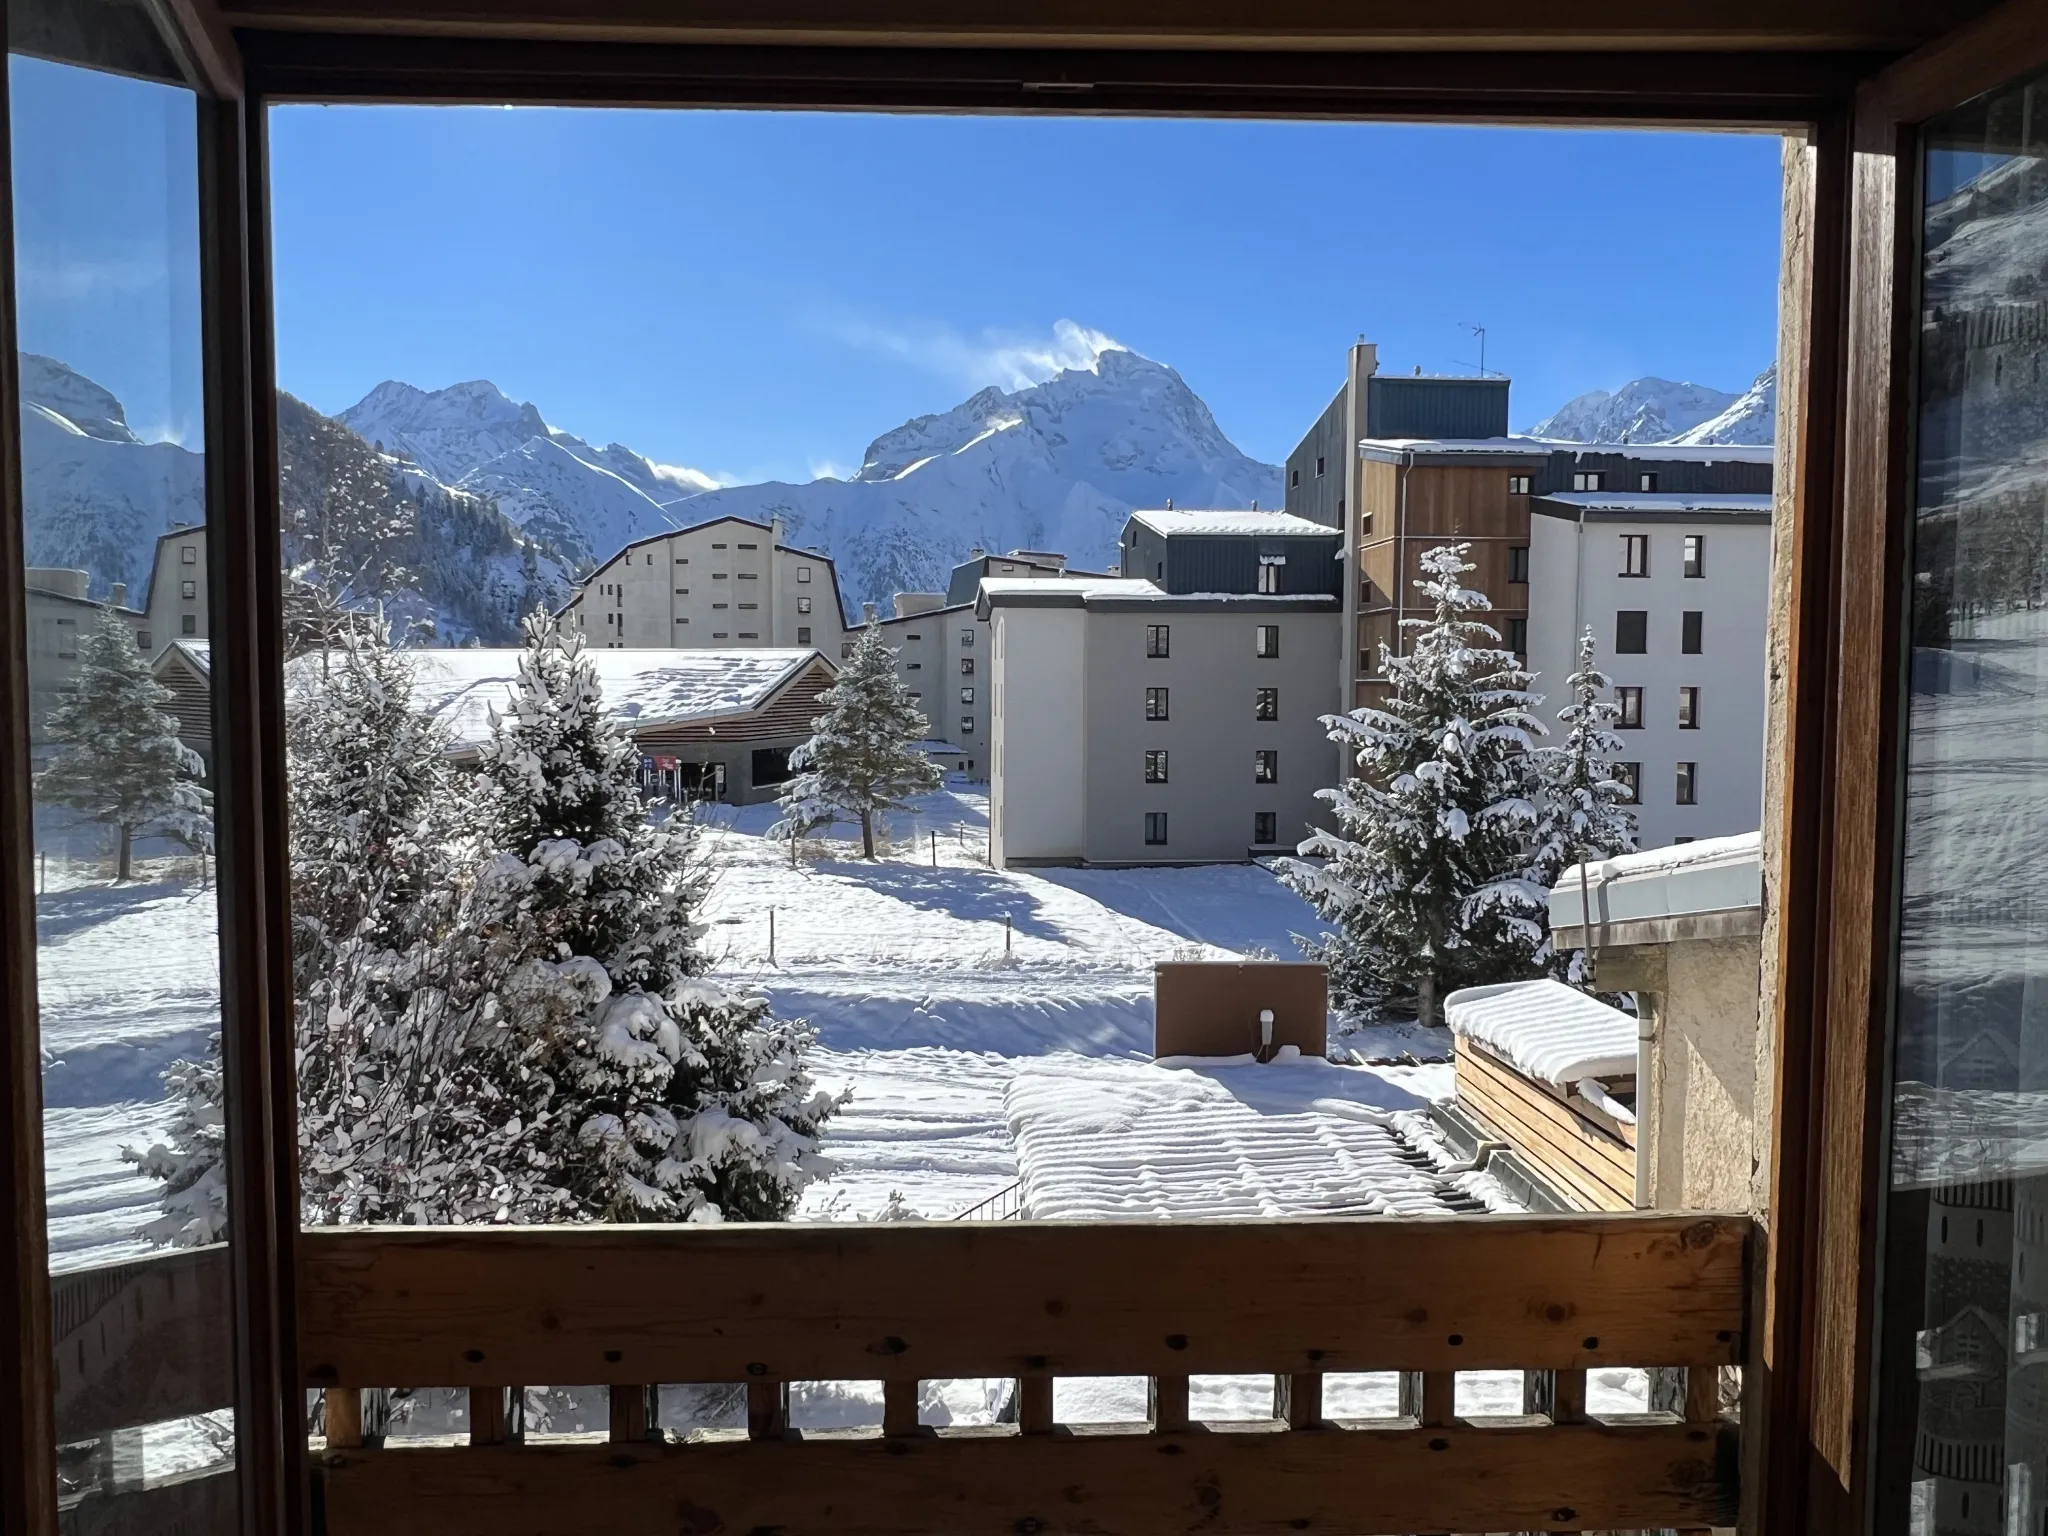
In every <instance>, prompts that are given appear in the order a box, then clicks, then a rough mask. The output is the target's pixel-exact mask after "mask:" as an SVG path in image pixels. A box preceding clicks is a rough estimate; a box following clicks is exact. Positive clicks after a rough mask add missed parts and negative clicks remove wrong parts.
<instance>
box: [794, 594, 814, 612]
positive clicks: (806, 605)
mask: <svg viewBox="0 0 2048 1536" xmlns="http://www.w3.org/2000/svg"><path fill="white" fill-rule="evenodd" d="M796 611H797V612H798V613H809V612H810V611H811V600H810V599H809V598H808V597H800V598H798V599H797V600H796Z"/></svg>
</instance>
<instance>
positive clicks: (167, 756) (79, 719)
mask: <svg viewBox="0 0 2048 1536" xmlns="http://www.w3.org/2000/svg"><path fill="white" fill-rule="evenodd" d="M170 700H171V690H170V689H168V688H166V687H164V686H163V684H161V683H159V682H158V681H157V680H156V679H155V678H154V677H152V676H150V672H149V662H148V660H147V658H145V657H144V656H143V655H142V653H141V651H140V650H139V649H137V647H136V644H135V631H134V630H133V629H131V628H129V627H128V624H127V622H126V621H125V620H124V619H122V618H121V617H120V616H119V615H118V614H116V613H115V612H114V610H113V609H111V608H103V609H101V610H100V615H99V618H98V620H97V622H95V623H94V625H93V627H92V628H91V629H89V630H87V631H86V633H85V635H84V636H83V637H82V638H81V639H80V640H79V642H78V678H77V681H76V682H75V683H74V684H73V686H72V688H71V691H70V692H68V693H66V694H65V695H64V696H63V697H62V698H61V699H59V700H58V701H57V703H56V704H55V705H53V706H52V707H51V709H50V713H49V716H48V718H47V720H46V721H45V724H44V730H45V732H46V733H47V735H48V736H49V738H50V740H51V741H53V742H55V743H56V744H57V746H58V749H59V750H58V751H57V753H56V755H55V756H54V757H53V758H52V759H51V760H50V762H49V765H48V766H47V767H45V768H44V769H43V771H42V772H41V773H39V774H37V775H36V795H37V797H38V798H39V799H41V800H42V801H44V802H45V803H48V804H53V805H61V806H65V807H68V808H69V809H70V810H72V811H73V812H75V813H76V814H77V816H78V818H79V820H81V821H86V822H93V823H97V824H99V825H101V826H105V827H111V828H112V829H113V830H114V833H115V835H116V837H117V838H118V840H119V843H118V847H119V852H118V856H117V859H116V863H115V873H114V878H115V881H116V882H117V883H118V882H120V881H123V880H126V879H128V878H129V876H130V875H131V874H132V873H133V870H134V858H135V840H136V838H137V837H140V836H142V835H144V834H147V833H155V834H158V835H161V836H166V837H171V838H175V839H176V840H178V841H179V842H182V843H184V844H185V845H186V846H188V847H192V848H201V849H204V848H210V847H212V846H213V819H212V816H211V814H210V811H209V808H208V807H209V802H210V799H211V797H210V796H209V795H208V793H207V791H206V790H205V789H204V788H203V787H202V786H201V785H200V784H199V782H198V780H199V778H200V776H201V775H202V774H203V773H204V772H205V765H204V764H203V763H201V762H200V760H199V754H198V753H196V752H194V751H193V750H192V749H191V748H190V747H188V746H186V745H185V744H184V743H183V742H182V741H180V740H179V739H178V722H177V721H176V720H175V719H174V718H172V717H171V716H170V715H168V714H166V713H165V712H164V705H166V704H168V703H169V702H170Z"/></svg>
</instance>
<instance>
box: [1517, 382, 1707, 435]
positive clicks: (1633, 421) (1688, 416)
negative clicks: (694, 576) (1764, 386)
mask: <svg viewBox="0 0 2048 1536" xmlns="http://www.w3.org/2000/svg"><path fill="white" fill-rule="evenodd" d="M1735 399H1736V397H1735V396H1734V395H1732V394H1730V393H1728V392H1727V391H1726V390H1721V389H1709V388H1707V387H1706V386H1705V385H1704V384H1674V383H1672V382H1671V381H1670V380H1669V379H1658V378H1643V379H1632V380H1630V381H1629V382H1628V383H1626V384H1624V385H1622V386H1621V388H1620V389H1617V390H1615V391H1614V392H1613V393H1611V394H1610V393H1609V392H1608V391H1606V390H1604V389H1594V390H1588V391H1587V392H1586V393H1585V394H1583V395H1580V396H1578V397H1577V398H1576V399H1574V400H1570V401H1567V402H1566V403H1565V404H1564V406H1563V407H1561V408H1560V409H1559V410H1557V411H1556V412H1554V413H1553V414H1551V415H1549V416H1546V417H1545V418H1544V419H1543V420H1541V421H1539V422H1537V423H1536V425H1535V426H1533V427H1531V428H1530V429H1529V431H1530V435H1531V436H1534V437H1555V438H1562V439H1563V440H1565V441H1566V442H1573V443H1668V442H1670V441H1671V440H1672V439H1674V438H1676V437H1677V436H1678V435H1679V434H1680V433H1682V432H1689V431H1691V430H1692V429H1693V428H1694V427H1697V426H1698V425H1699V424H1700V423H1701V422H1704V421H1709V420H1711V419H1713V418H1714V417H1716V416H1718V415H1720V414H1721V412H1723V411H1725V410H1726V409H1728V407H1729V406H1731V405H1733V404H1734V403H1735Z"/></svg>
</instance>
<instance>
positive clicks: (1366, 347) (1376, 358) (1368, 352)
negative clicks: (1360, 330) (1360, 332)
mask: <svg viewBox="0 0 2048 1536" xmlns="http://www.w3.org/2000/svg"><path fill="white" fill-rule="evenodd" d="M1351 371H1352V373H1353V374H1354V375H1355V376H1356V377H1358V378H1361V379H1369V378H1371V377H1372V376H1373V375H1374V374H1376V373H1378V372H1379V371H1380V348H1379V343H1378V342H1374V341H1367V340H1366V339H1365V338H1364V337H1363V336H1361V337H1359V338H1358V340H1357V342H1356V343H1355V344H1354V345H1353V346H1352V348H1351Z"/></svg>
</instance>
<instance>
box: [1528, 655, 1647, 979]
mask: <svg viewBox="0 0 2048 1536" xmlns="http://www.w3.org/2000/svg"><path fill="white" fill-rule="evenodd" d="M1594 650H1595V648H1594V642H1593V631H1592V630H1591V629H1588V630H1587V631H1586V632H1585V633H1584V634H1583V635H1581V636H1580V637H1579V662H1578V669H1577V670H1576V671H1575V672H1573V673H1572V675H1571V677H1570V678H1569V679H1568V680H1567V682H1566V684H1565V687H1566V690H1567V692H1568V693H1569V695H1570V702H1569V703H1567V704H1566V705H1565V706H1564V708H1562V709H1560V710H1559V711H1558V712H1557V718H1558V723H1559V724H1561V725H1562V726H1563V727H1564V729H1565V734H1564V740H1563V741H1562V742H1560V743H1559V744H1558V745H1557V746H1555V747H1548V748H1545V749H1544V750H1543V751H1541V752H1539V753H1538V754H1537V758H1538V766H1539V769H1540V772H1541V774H1542V783H1543V819H1542V822H1541V824H1540V825H1539V827H1538V829H1537V835H1536V845H1535V853H1534V856H1533V857H1532V859H1531V861H1530V862H1531V865H1532V871H1531V872H1532V874H1533V876H1534V878H1535V879H1536V880H1537V881H1538V882H1539V883H1540V884H1542V885H1543V886H1545V887H1546V888H1548V887H1551V886H1554V885H1556V884H1557V880H1558V877H1559V876H1560V875H1562V874H1563V873H1564V872H1565V870H1567V869H1569V868H1570V867H1571V866H1572V865H1574V864H1578V863H1581V862H1583V861H1585V860H1587V859H1608V858H1612V857H1614V856H1615V855H1616V854H1618V853H1630V852H1633V851H1634V849H1635V846H1636V819H1635V816H1634V814H1633V813H1632V812H1630V811H1629V810H1628V809H1627V808H1626V803H1627V800H1628V788H1627V786H1626V785H1624V784H1622V782H1621V781H1620V780H1619V779H1617V778H1615V776H1614V759H1615V757H1616V755H1617V754H1618V753H1620V751H1621V750H1622V743H1621V739H1620V738H1619V737H1618V736H1616V735H1615V734H1614V733H1613V731H1612V730H1611V729H1610V727H1611V726H1612V725H1613V723H1614V722H1615V721H1616V720H1618V719H1619V718H1620V717H1621V706H1620V705H1618V704H1616V703H1614V702H1613V701H1612V700H1610V699H1608V698H1607V697H1606V694H1607V689H1608V681H1607V676H1606V674H1605V673H1603V672H1602V671H1601V670H1600V668H1599V666H1598V664H1597V662H1596V661H1595V658H1594ZM1552 965H1553V969H1555V970H1557V971H1558V972H1559V973H1560V974H1561V975H1562V976H1563V977H1564V978H1565V979H1567V980H1577V979H1578V978H1579V973H1580V970H1581V969H1582V966H1581V962H1580V960H1579V959H1578V958H1577V957H1576V956H1575V955H1561V956H1557V957H1555V958H1554V960H1553V962H1552Z"/></svg>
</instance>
